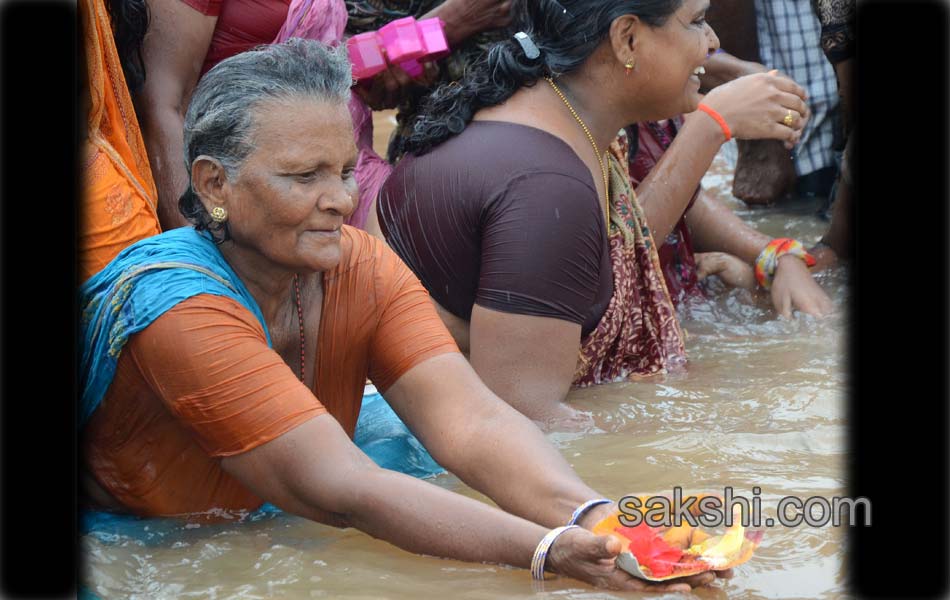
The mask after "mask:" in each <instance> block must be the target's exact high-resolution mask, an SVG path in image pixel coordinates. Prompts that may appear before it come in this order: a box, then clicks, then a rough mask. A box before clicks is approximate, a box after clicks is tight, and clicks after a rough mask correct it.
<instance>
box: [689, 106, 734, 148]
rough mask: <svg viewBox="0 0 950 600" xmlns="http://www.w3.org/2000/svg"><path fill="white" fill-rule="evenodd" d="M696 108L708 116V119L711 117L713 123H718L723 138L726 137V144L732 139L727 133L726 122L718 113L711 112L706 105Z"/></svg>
mask: <svg viewBox="0 0 950 600" xmlns="http://www.w3.org/2000/svg"><path fill="white" fill-rule="evenodd" d="M696 108H698V109H699V110H701V111H703V112H704V113H706V114H707V115H709V116H710V117H712V118H713V120H714V121H716V122H717V123H719V126H720V127H721V128H722V132H723V133H724V134H725V136H726V141H727V142H728V141H729V140H731V139H732V132H731V131H729V125H727V124H726V120H725V119H723V118H722V115H720V114H719V113H717V112H716V111H715V110H713V109H712V108H710V107H709V106H708V105H706V104H702V103H700V105H699V106H697V107H696Z"/></svg>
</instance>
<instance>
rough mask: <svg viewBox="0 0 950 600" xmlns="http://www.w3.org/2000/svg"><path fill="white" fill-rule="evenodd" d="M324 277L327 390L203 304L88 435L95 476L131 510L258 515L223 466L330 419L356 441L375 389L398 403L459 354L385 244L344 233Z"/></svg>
mask: <svg viewBox="0 0 950 600" xmlns="http://www.w3.org/2000/svg"><path fill="white" fill-rule="evenodd" d="M341 244H342V250H343V258H342V260H341V262H340V264H339V265H338V266H337V267H336V268H335V269H333V270H332V271H327V272H326V273H324V277H323V288H324V299H323V312H322V316H321V322H320V329H319V333H318V341H317V344H318V346H317V348H318V349H317V359H316V365H315V371H316V372H315V376H314V389H312V390H308V389H306V387H305V386H304V384H303V383H301V382H300V380H299V379H298V378H297V376H296V375H295V374H294V372H293V371H292V370H291V368H290V367H289V366H288V365H287V364H286V363H284V362H283V360H282V359H281V357H280V356H279V355H278V354H277V353H276V352H275V351H274V350H272V349H270V348H268V347H267V341H266V337H265V334H264V331H263V330H262V329H261V326H260V322H259V321H258V320H257V319H256V318H255V317H254V316H253V315H252V314H251V313H250V312H249V311H248V310H247V309H245V308H244V307H242V306H241V305H240V304H238V303H237V302H235V301H234V300H231V299H229V298H223V297H219V296H211V295H200V296H195V297H193V298H191V299H189V300H186V301H184V302H182V303H180V304H178V305H177V306H176V307H175V308H173V309H171V310H169V311H168V312H166V313H165V314H164V315H162V316H161V317H159V318H158V319H157V320H156V321H154V322H153V323H152V324H151V325H150V326H149V327H147V328H146V329H145V330H143V331H141V332H139V333H138V334H136V335H134V336H132V338H131V339H130V340H129V342H128V344H127V345H126V346H125V348H124V350H123V352H122V354H121V356H120V357H119V361H118V365H117V370H116V374H115V378H114V380H113V382H112V385H111V386H110V388H109V391H108V392H107V393H106V396H105V398H104V399H103V401H102V404H101V405H100V406H99V408H98V409H96V412H95V413H94V414H93V415H92V417H91V419H90V421H89V423H88V424H87V426H86V428H85V430H84V432H83V435H84V437H83V441H82V445H83V449H84V456H83V466H84V468H85V469H86V470H87V471H88V472H89V473H90V474H91V475H92V476H93V477H94V479H95V481H96V482H97V483H98V485H99V486H101V487H102V488H103V489H105V490H106V491H107V492H108V493H110V494H111V495H112V497H113V498H114V499H116V500H117V501H118V502H119V503H121V504H122V505H123V506H124V507H125V508H127V509H128V510H130V511H132V512H134V513H136V514H141V515H155V516H158V515H173V514H182V513H193V512H204V511H210V510H212V509H224V510H251V509H255V508H257V507H258V506H260V505H261V504H262V502H263V501H262V500H261V498H259V497H257V496H255V495H254V494H253V493H252V492H251V491H250V490H248V489H247V488H245V487H244V486H243V485H241V484H240V483H239V482H238V481H237V480H235V479H234V478H232V477H231V476H230V475H228V474H227V473H226V472H224V470H223V469H222V468H221V466H220V461H219V457H223V456H230V455H233V454H238V453H241V452H246V451H248V450H251V449H252V448H255V447H257V446H260V445H261V444H264V443H266V442H268V441H270V440H273V439H275V438H277V437H278V436H280V435H281V434H283V433H285V432H287V431H289V430H291V429H293V428H294V427H296V426H298V425H300V424H302V423H303V422H305V421H307V420H309V419H311V418H313V417H315V416H318V415H321V414H324V413H327V412H328V413H330V414H331V415H333V416H334V417H335V418H336V419H337V420H338V421H339V422H340V424H341V425H342V426H343V428H344V430H345V431H346V432H347V433H348V434H349V435H350V436H351V437H352V436H353V433H354V430H355V428H356V421H357V417H358V416H359V411H360V404H361V402H362V392H363V385H364V383H365V380H366V377H367V376H369V377H370V378H371V379H372V380H373V382H374V383H375V385H376V386H377V387H378V388H379V389H380V390H383V391H384V390H386V389H388V388H389V386H391V385H392V384H393V383H395V382H396V380H398V379H399V377H400V376H402V374H403V373H405V372H406V371H408V370H409V369H411V368H412V367H413V366H415V365H417V364H419V363H421V362H423V361H425V360H427V359H429V358H431V357H433V356H436V355H440V354H444V353H448V352H457V351H458V348H457V347H456V345H455V342H454V341H453V339H452V337H451V335H449V333H448V331H446V329H445V327H444V325H443V324H442V321H441V320H440V319H439V317H438V315H437V314H436V311H435V308H434V307H433V304H432V302H431V300H430V299H429V295H428V293H427V292H426V290H425V289H424V288H423V287H422V285H421V284H420V283H419V281H418V280H417V279H416V277H415V276H414V275H413V274H412V273H411V272H410V271H409V269H408V268H407V267H406V266H405V265H404V264H403V263H402V262H401V261H400V260H399V259H398V258H397V257H396V255H395V254H393V252H392V251H391V250H389V248H388V247H386V246H385V245H384V244H383V243H382V242H379V241H378V240H376V239H375V238H373V237H371V236H369V235H368V234H365V233H364V232H362V231H359V230H356V229H353V228H350V227H344V228H343V235H342V240H341Z"/></svg>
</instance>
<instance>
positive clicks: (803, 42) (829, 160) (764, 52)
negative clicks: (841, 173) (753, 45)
mask: <svg viewBox="0 0 950 600" xmlns="http://www.w3.org/2000/svg"><path fill="white" fill-rule="evenodd" d="M755 12H756V29H757V32H758V37H759V58H760V59H761V62H762V64H764V65H765V66H767V67H769V68H771V69H779V70H780V71H782V72H783V73H785V74H786V75H788V76H789V77H791V78H792V79H794V80H795V81H796V82H798V84H799V85H801V86H802V87H804V88H805V91H806V92H807V93H808V104H809V107H810V108H811V111H812V116H811V120H810V121H809V122H808V125H807V126H806V127H805V131H804V132H803V134H802V139H801V142H799V144H798V146H796V149H795V155H794V158H795V170H796V172H797V173H798V175H799V176H802V175H807V174H809V173H811V172H813V171H817V170H818V169H821V168H824V167H829V166H833V165H834V164H835V158H834V154H835V153H834V150H833V148H832V145H833V143H834V128H835V125H834V119H835V117H836V114H837V109H838V86H837V83H836V81H835V72H834V69H833V68H832V66H831V64H830V63H829V62H828V59H827V58H825V55H824V53H823V52H822V49H821V24H820V23H819V21H818V17H817V16H815V13H814V10H813V9H812V6H811V2H810V1H809V0H755Z"/></svg>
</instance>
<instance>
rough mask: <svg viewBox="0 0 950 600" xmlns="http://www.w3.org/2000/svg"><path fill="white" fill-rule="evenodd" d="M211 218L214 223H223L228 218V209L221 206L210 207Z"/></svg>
mask: <svg viewBox="0 0 950 600" xmlns="http://www.w3.org/2000/svg"><path fill="white" fill-rule="evenodd" d="M211 220H212V221H214V222H215V223H224V222H225V221H227V220H228V209H226V208H224V207H223V206H215V207H214V208H212V209H211Z"/></svg>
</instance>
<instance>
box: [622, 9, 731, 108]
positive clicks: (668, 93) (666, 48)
mask: <svg viewBox="0 0 950 600" xmlns="http://www.w3.org/2000/svg"><path fill="white" fill-rule="evenodd" d="M708 8H709V0H683V4H682V5H681V6H680V7H679V9H677V10H676V12H674V13H673V14H672V15H670V17H669V18H668V19H667V21H666V23H665V24H664V25H663V26H662V27H657V28H650V27H644V28H642V29H643V31H642V33H641V40H640V41H641V43H640V45H639V47H640V49H641V52H640V53H638V55H639V56H638V58H637V62H638V66H637V72H638V74H639V75H640V77H639V79H640V81H641V82H646V83H645V84H644V85H641V86H640V88H639V89H640V90H641V91H642V92H643V94H645V95H646V96H645V97H644V96H642V95H641V99H642V100H644V101H645V104H646V105H647V106H648V107H649V109H650V111H651V113H653V114H652V116H651V117H650V118H651V120H660V119H665V118H668V117H672V116H675V115H678V114H683V113H688V112H692V111H694V110H696V107H697V106H698V105H699V102H700V100H701V96H700V94H699V77H698V76H697V75H696V69H698V68H699V67H701V66H702V65H703V64H704V63H705V62H706V58H707V56H708V55H709V54H710V53H711V52H714V51H715V50H717V49H718V48H719V38H718V37H716V33H715V32H714V31H713V30H712V28H711V27H710V26H709V25H708V24H707V23H706V10H707V9H708ZM640 65H642V67H641V66H640ZM641 68H642V70H641Z"/></svg>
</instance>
